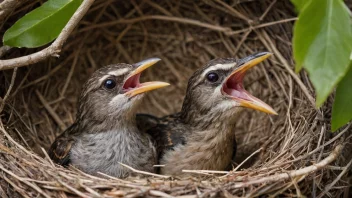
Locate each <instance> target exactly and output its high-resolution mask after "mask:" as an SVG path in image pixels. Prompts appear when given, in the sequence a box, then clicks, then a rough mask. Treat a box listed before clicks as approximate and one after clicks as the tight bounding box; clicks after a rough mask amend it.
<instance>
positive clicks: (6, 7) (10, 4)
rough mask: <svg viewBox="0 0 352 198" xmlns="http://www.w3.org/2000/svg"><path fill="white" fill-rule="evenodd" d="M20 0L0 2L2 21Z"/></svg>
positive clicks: (0, 18) (0, 17) (0, 19)
mask: <svg viewBox="0 0 352 198" xmlns="http://www.w3.org/2000/svg"><path fill="white" fill-rule="evenodd" d="M19 2H20V1H18V0H5V1H1V3H0V21H3V20H4V19H5V18H7V16H9V15H10V14H11V12H12V11H13V10H14V9H16V6H17V4H18V3H19Z"/></svg>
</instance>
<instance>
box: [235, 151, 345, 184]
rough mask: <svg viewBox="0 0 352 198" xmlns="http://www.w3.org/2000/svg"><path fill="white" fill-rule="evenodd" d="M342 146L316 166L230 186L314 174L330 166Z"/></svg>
mask: <svg viewBox="0 0 352 198" xmlns="http://www.w3.org/2000/svg"><path fill="white" fill-rule="evenodd" d="M342 148H343V146H342V145H337V146H336V147H335V149H334V150H333V151H332V152H331V153H330V155H329V156H328V157H326V158H325V159H323V160H322V161H320V162H319V163H317V164H314V165H311V166H308V167H305V168H302V169H298V170H293V171H290V172H287V173H280V174H277V175H272V176H268V177H262V178H252V179H249V180H247V181H246V182H235V183H233V184H231V185H232V186H233V187H234V188H242V187H247V186H250V185H253V184H261V183H266V182H273V181H282V180H286V179H290V178H295V177H298V176H302V175H306V174H309V173H311V172H315V171H317V170H320V169H322V168H324V167H325V166H327V165H328V164H330V163H331V162H333V161H335V160H336V158H337V157H338V156H339V155H340V153H341V150H342Z"/></svg>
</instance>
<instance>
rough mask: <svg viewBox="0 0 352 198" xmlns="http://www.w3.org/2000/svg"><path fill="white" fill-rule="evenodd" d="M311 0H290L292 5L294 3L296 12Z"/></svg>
mask: <svg viewBox="0 0 352 198" xmlns="http://www.w3.org/2000/svg"><path fill="white" fill-rule="evenodd" d="M311 1H312V0H291V2H292V3H293V5H295V7H296V9H297V10H298V12H301V11H302V10H303V8H304V6H306V5H307V4H308V3H310V2H311Z"/></svg>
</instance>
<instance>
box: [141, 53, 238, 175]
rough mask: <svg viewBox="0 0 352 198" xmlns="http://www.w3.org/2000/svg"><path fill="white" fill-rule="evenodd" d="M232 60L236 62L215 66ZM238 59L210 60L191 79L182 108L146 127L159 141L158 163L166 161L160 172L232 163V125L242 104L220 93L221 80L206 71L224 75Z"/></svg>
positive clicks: (224, 167)
mask: <svg viewBox="0 0 352 198" xmlns="http://www.w3.org/2000/svg"><path fill="white" fill-rule="evenodd" d="M231 63H235V64H234V65H233V66H231V67H229V66H227V67H225V66H221V67H220V66H219V68H217V67H216V65H218V64H220V65H225V64H231ZM236 63H237V62H236V60H235V59H215V60H212V61H210V62H209V63H208V64H206V65H205V66H204V67H203V68H200V69H199V70H197V71H196V72H195V73H194V74H193V75H192V77H191V78H190V79H189V81H188V87H187V92H186V96H185V99H184V102H183V106H182V110H181V112H179V113H177V114H173V115H169V116H166V117H163V118H160V119H158V120H157V119H156V118H153V124H150V125H149V126H152V125H153V126H152V127H151V128H149V130H147V131H148V133H149V134H150V135H151V136H152V137H153V139H154V141H156V148H157V153H158V158H159V164H162V165H165V166H164V167H163V168H161V173H164V174H171V175H178V174H182V170H185V169H188V170H192V169H193V170H224V169H226V168H228V167H229V166H230V164H231V161H232V159H234V157H235V154H236V148H237V147H236V140H235V132H234V127H233V126H234V123H235V121H236V117H237V116H236V115H238V114H239V112H240V111H241V109H242V108H240V107H238V106H237V107H236V105H235V104H234V103H233V102H232V101H228V100H227V99H228V98H225V97H224V96H223V95H221V94H220V93H219V90H218V86H219V84H209V83H207V82H206V81H205V80H204V73H206V72H207V71H208V70H209V68H210V69H211V68H217V72H218V73H219V74H221V75H222V76H223V79H224V78H225V77H226V76H227V75H228V74H229V73H231V71H233V69H235V68H236V67H237V64H236ZM223 79H222V80H223ZM139 116H141V117H144V118H145V119H144V122H146V120H148V118H146V117H145V115H139ZM137 120H143V119H142V118H138V119H137ZM156 123H157V124H156ZM144 125H145V124H144Z"/></svg>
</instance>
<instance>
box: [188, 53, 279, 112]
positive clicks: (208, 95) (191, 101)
mask: <svg viewBox="0 0 352 198" xmlns="http://www.w3.org/2000/svg"><path fill="white" fill-rule="evenodd" d="M270 55H271V53H268V52H261V53H256V54H253V55H250V56H248V57H246V58H243V59H240V60H237V59H234V58H221V59H214V60H212V61H210V62H209V63H207V64H206V65H205V66H204V67H203V68H200V69H198V70H197V71H196V72H195V73H194V74H193V75H192V77H191V78H190V80H189V81H188V87H187V93H186V97H185V101H184V103H183V107H182V114H183V115H186V114H188V115H187V116H192V115H189V113H190V112H191V113H195V114H202V115H207V114H209V113H210V114H212V115H217V116H220V117H221V116H222V117H224V116H225V117H226V116H231V115H233V114H234V113H235V112H237V110H239V109H241V108H239V107H247V108H251V109H255V110H259V111H262V112H265V113H269V114H277V113H276V112H275V110H273V109H272V108H271V107H270V106H269V105H267V104H266V103H264V102H263V101H261V100H259V99H258V98H256V97H254V96H253V95H251V94H250V93H249V92H247V91H246V90H245V89H244V86H243V78H244V76H245V74H246V71H247V70H248V69H250V68H252V67H254V66H255V65H257V64H259V63H260V62H262V61H264V60H265V59H267V58H268V57H269V56H270ZM189 111H190V112H189Z"/></svg>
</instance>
